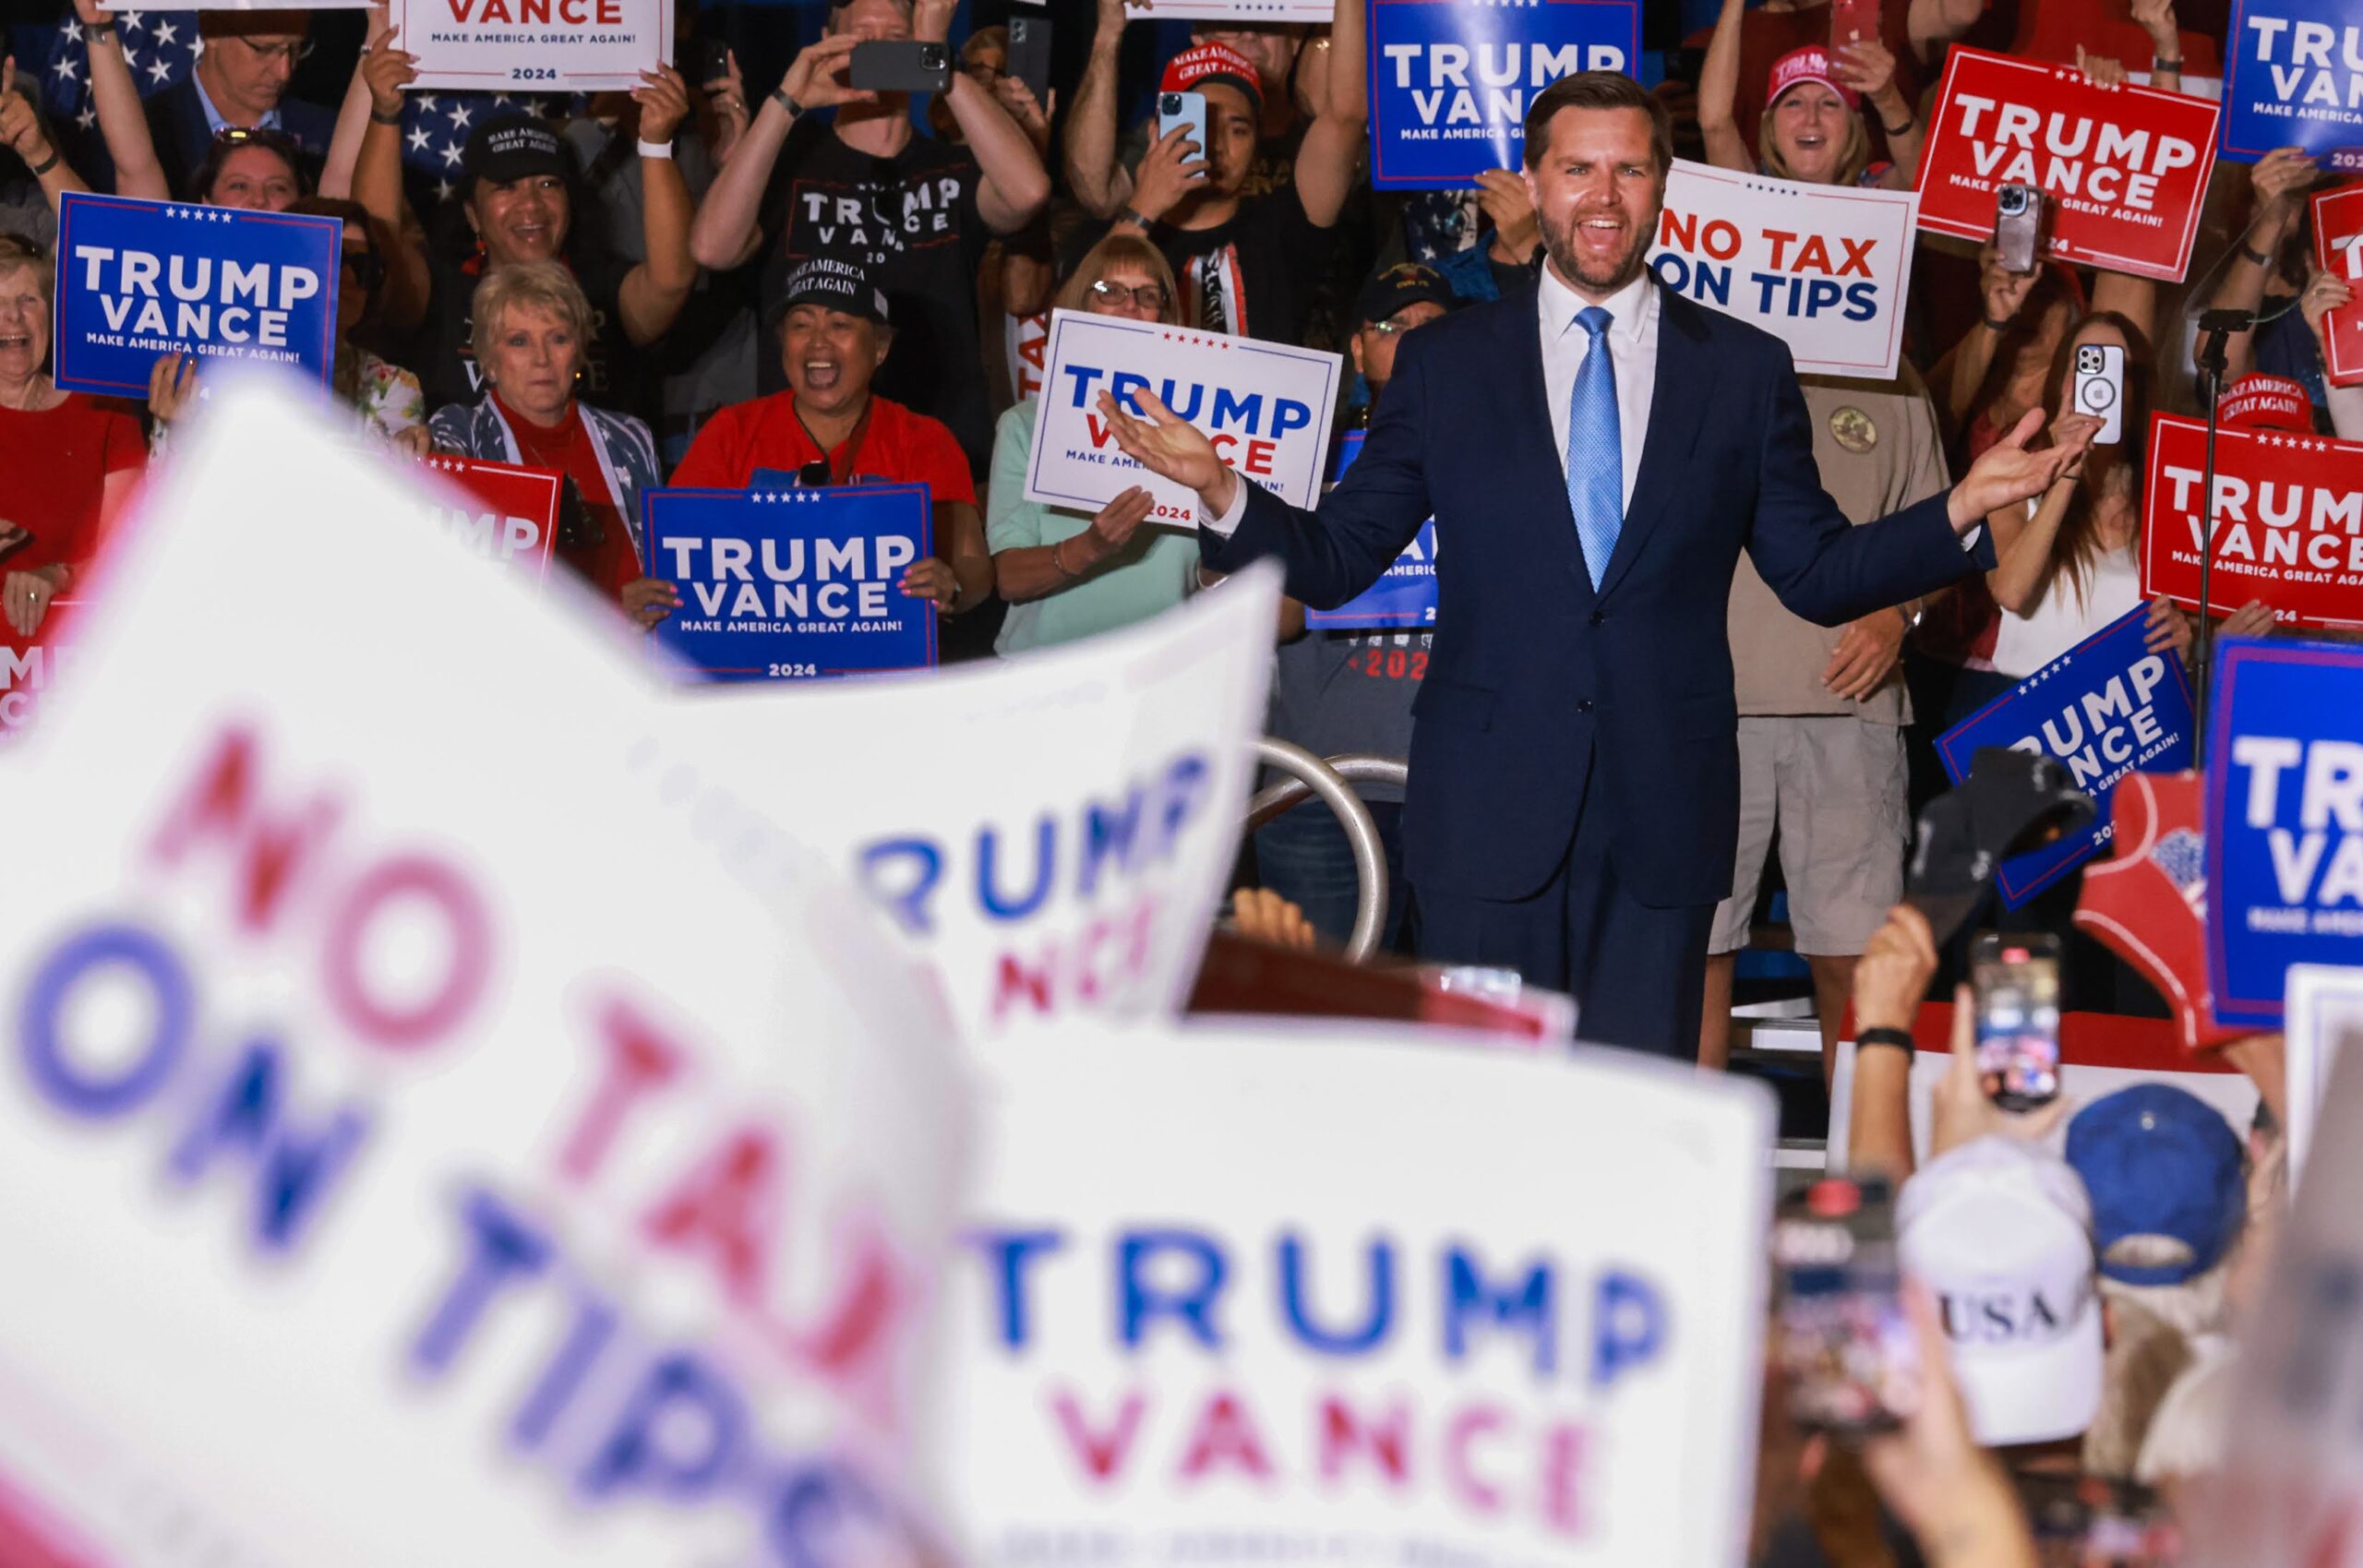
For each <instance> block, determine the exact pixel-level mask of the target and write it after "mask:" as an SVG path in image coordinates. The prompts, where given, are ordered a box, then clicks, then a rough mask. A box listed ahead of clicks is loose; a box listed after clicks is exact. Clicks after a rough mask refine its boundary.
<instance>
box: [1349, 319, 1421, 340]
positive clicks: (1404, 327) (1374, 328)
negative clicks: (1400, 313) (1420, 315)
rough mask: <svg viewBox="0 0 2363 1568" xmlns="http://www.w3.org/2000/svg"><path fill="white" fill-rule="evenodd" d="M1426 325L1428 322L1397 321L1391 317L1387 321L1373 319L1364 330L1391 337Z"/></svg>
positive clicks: (1383, 336)
mask: <svg viewBox="0 0 2363 1568" xmlns="http://www.w3.org/2000/svg"><path fill="white" fill-rule="evenodd" d="M1425 325H1427V323H1425V322H1423V321H1397V320H1394V319H1393V318H1391V317H1390V318H1389V319H1387V320H1385V321H1373V322H1372V323H1371V324H1370V325H1369V326H1367V327H1364V328H1363V329H1362V330H1363V331H1365V332H1375V333H1377V334H1378V335H1379V336H1380V337H1382V338H1391V337H1393V336H1395V334H1396V333H1397V332H1408V331H1409V330H1410V329H1412V328H1414V327H1423V326H1425Z"/></svg>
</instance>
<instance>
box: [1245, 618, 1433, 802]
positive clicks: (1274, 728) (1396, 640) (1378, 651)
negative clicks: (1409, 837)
mask: <svg viewBox="0 0 2363 1568" xmlns="http://www.w3.org/2000/svg"><path fill="white" fill-rule="evenodd" d="M1431 640H1433V636H1432V634H1431V633H1428V632H1424V631H1321V630H1313V631H1308V632H1306V633H1305V634H1304V635H1303V636H1302V637H1300V638H1298V639H1297V640H1295V641H1293V642H1284V643H1282V644H1281V645H1280V648H1279V652H1278V668H1277V670H1276V671H1275V672H1274V675H1273V677H1272V704H1271V715H1270V719H1269V721H1268V726H1267V727H1268V728H1269V730H1270V732H1271V733H1272V734H1273V735H1276V736H1279V737H1280V738H1281V739H1282V740H1292V741H1294V742H1296V743H1297V744H1298V745H1299V746H1301V747H1303V748H1305V749H1306V750H1307V751H1310V752H1312V753H1313V755H1314V756H1315V757H1335V756H1337V755H1338V754H1339V753H1341V752H1347V751H1369V752H1375V753H1376V754H1377V755H1379V756H1381V757H1393V758H1396V759H1397V760H1402V759H1405V758H1408V757H1409V756H1410V754H1411V699H1413V698H1414V697H1417V696H1418V695H1419V694H1420V682H1421V679H1423V678H1424V677H1425V676H1426V675H1427V673H1428V646H1429V643H1430V642H1431ZM1357 787H1358V789H1359V792H1360V793H1361V796H1362V798H1364V799H1365V800H1381V801H1385V800H1400V799H1402V798H1403V792H1402V791H1401V790H1399V789H1397V788H1394V787H1393V786H1391V785H1387V784H1361V785H1359V786H1357Z"/></svg>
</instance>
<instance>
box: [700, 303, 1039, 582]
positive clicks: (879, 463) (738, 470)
mask: <svg viewBox="0 0 2363 1568" xmlns="http://www.w3.org/2000/svg"><path fill="white" fill-rule="evenodd" d="M781 306H782V309H783V311H784V314H783V315H782V316H781V317H780V324H779V348H780V361H781V365H782V367H783V368H784V369H785V370H786V373H787V390H786V391H785V392H774V393H773V394H772V395H771V396H770V397H767V398H757V399H755V400H754V401H751V402H743V403H732V404H731V405H730V406H729V407H727V408H725V409H720V410H717V411H716V412H715V413H714V417H713V418H711V419H709V420H707V421H706V423H705V425H704V427H703V428H702V429H701V430H700V431H699V432H698V434H697V439H696V440H694V441H692V442H690V449H689V451H688V452H687V453H686V454H684V455H683V457H682V459H681V466H680V467H678V468H677V469H675V470H674V471H673V483H674V484H676V485H680V486H682V487H684V488H690V487H693V486H698V485H711V486H714V487H715V488H718V489H724V490H744V489H747V488H748V487H750V485H753V483H754V476H755V473H756V472H757V471H758V470H770V471H773V472H775V473H783V474H789V475H793V476H794V478H793V480H792V482H793V483H795V484H798V485H846V484H852V483H855V482H857V481H858V480H861V479H882V480H889V481H892V482H894V483H896V484H915V485H926V486H927V489H928V497H929V499H930V501H931V502H932V503H933V508H932V526H931V533H932V535H933V538H934V543H935V554H934V555H932V556H929V557H922V558H921V559H919V560H917V561H914V562H912V563H911V565H910V568H909V569H908V570H906V572H905V573H904V574H903V582H902V590H903V592H906V593H908V594H910V595H911V596H912V597H914V598H918V599H932V600H934V601H935V607H936V609H937V610H938V612H940V613H941V614H942V615H945V616H956V615H959V614H962V613H963V612H965V611H967V610H973V609H975V608H976V607H977V606H978V604H983V603H984V602H985V601H986V600H987V599H989V598H990V597H991V596H992V591H993V557H992V553H991V552H990V551H989V550H988V549H986V548H985V523H984V519H983V517H982V516H981V515H979V514H978V510H977V486H976V481H975V479H974V478H973V477H972V476H971V475H970V474H969V472H968V460H967V457H966V455H965V454H964V453H963V452H962V451H961V449H960V443H959V442H958V441H957V440H956V439H954V437H953V434H952V432H951V430H950V429H948V428H946V427H945V426H944V425H942V423H941V422H939V421H937V420H933V419H930V418H929V417H928V416H927V415H925V414H923V413H912V412H911V411H910V410H909V409H906V408H905V407H904V406H903V405H902V404H900V403H898V402H894V401H890V400H888V399H885V398H882V397H878V396H875V395H874V394H872V393H871V391H870V381H871V380H872V379H873V378H874V377H876V376H877V374H878V367H879V366H880V365H883V364H884V363H885V362H886V353H887V350H888V349H890V348H892V347H893V346H894V329H893V327H891V326H890V325H888V323H887V319H886V296H885V294H884V293H882V292H881V291H880V290H879V289H878V287H877V285H875V284H874V283H872V282H871V281H870V279H869V277H868V275H867V274H865V273H863V272H862V271H861V270H860V269H858V268H855V267H853V266H850V265H848V264H847V263H845V262H841V261H830V260H825V259H816V260H812V261H807V262H805V263H804V264H803V265H802V266H800V267H798V269H796V270H795V271H794V272H792V273H790V274H789V275H788V279H787V282H786V286H785V288H784V289H783V290H782V293H781Z"/></svg>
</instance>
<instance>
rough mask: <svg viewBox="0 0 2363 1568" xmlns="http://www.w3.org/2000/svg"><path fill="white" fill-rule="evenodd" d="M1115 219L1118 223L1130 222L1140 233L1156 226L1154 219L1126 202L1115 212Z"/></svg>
mask: <svg viewBox="0 0 2363 1568" xmlns="http://www.w3.org/2000/svg"><path fill="white" fill-rule="evenodd" d="M1116 221H1118V222H1119V223H1130V224H1132V225H1133V226H1134V227H1135V228H1137V229H1139V230H1140V232H1141V233H1148V232H1149V230H1151V229H1153V228H1155V227H1156V226H1157V220H1156V219H1154V218H1151V217H1150V216H1149V215H1148V214H1147V213H1146V212H1143V211H1142V210H1141V209H1139V208H1137V207H1134V206H1131V205H1130V204H1127V205H1126V206H1125V208H1124V209H1123V210H1122V212H1119V213H1117V214H1116Z"/></svg>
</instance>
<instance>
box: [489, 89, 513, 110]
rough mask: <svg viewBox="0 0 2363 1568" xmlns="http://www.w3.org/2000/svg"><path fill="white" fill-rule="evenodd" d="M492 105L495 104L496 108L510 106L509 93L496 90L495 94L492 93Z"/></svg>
mask: <svg viewBox="0 0 2363 1568" xmlns="http://www.w3.org/2000/svg"><path fill="white" fill-rule="evenodd" d="M492 106H493V107H494V108H496V109H506V108H508V107H509V95H508V94H507V93H505V92H496V93H494V94H493V95H492Z"/></svg>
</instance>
